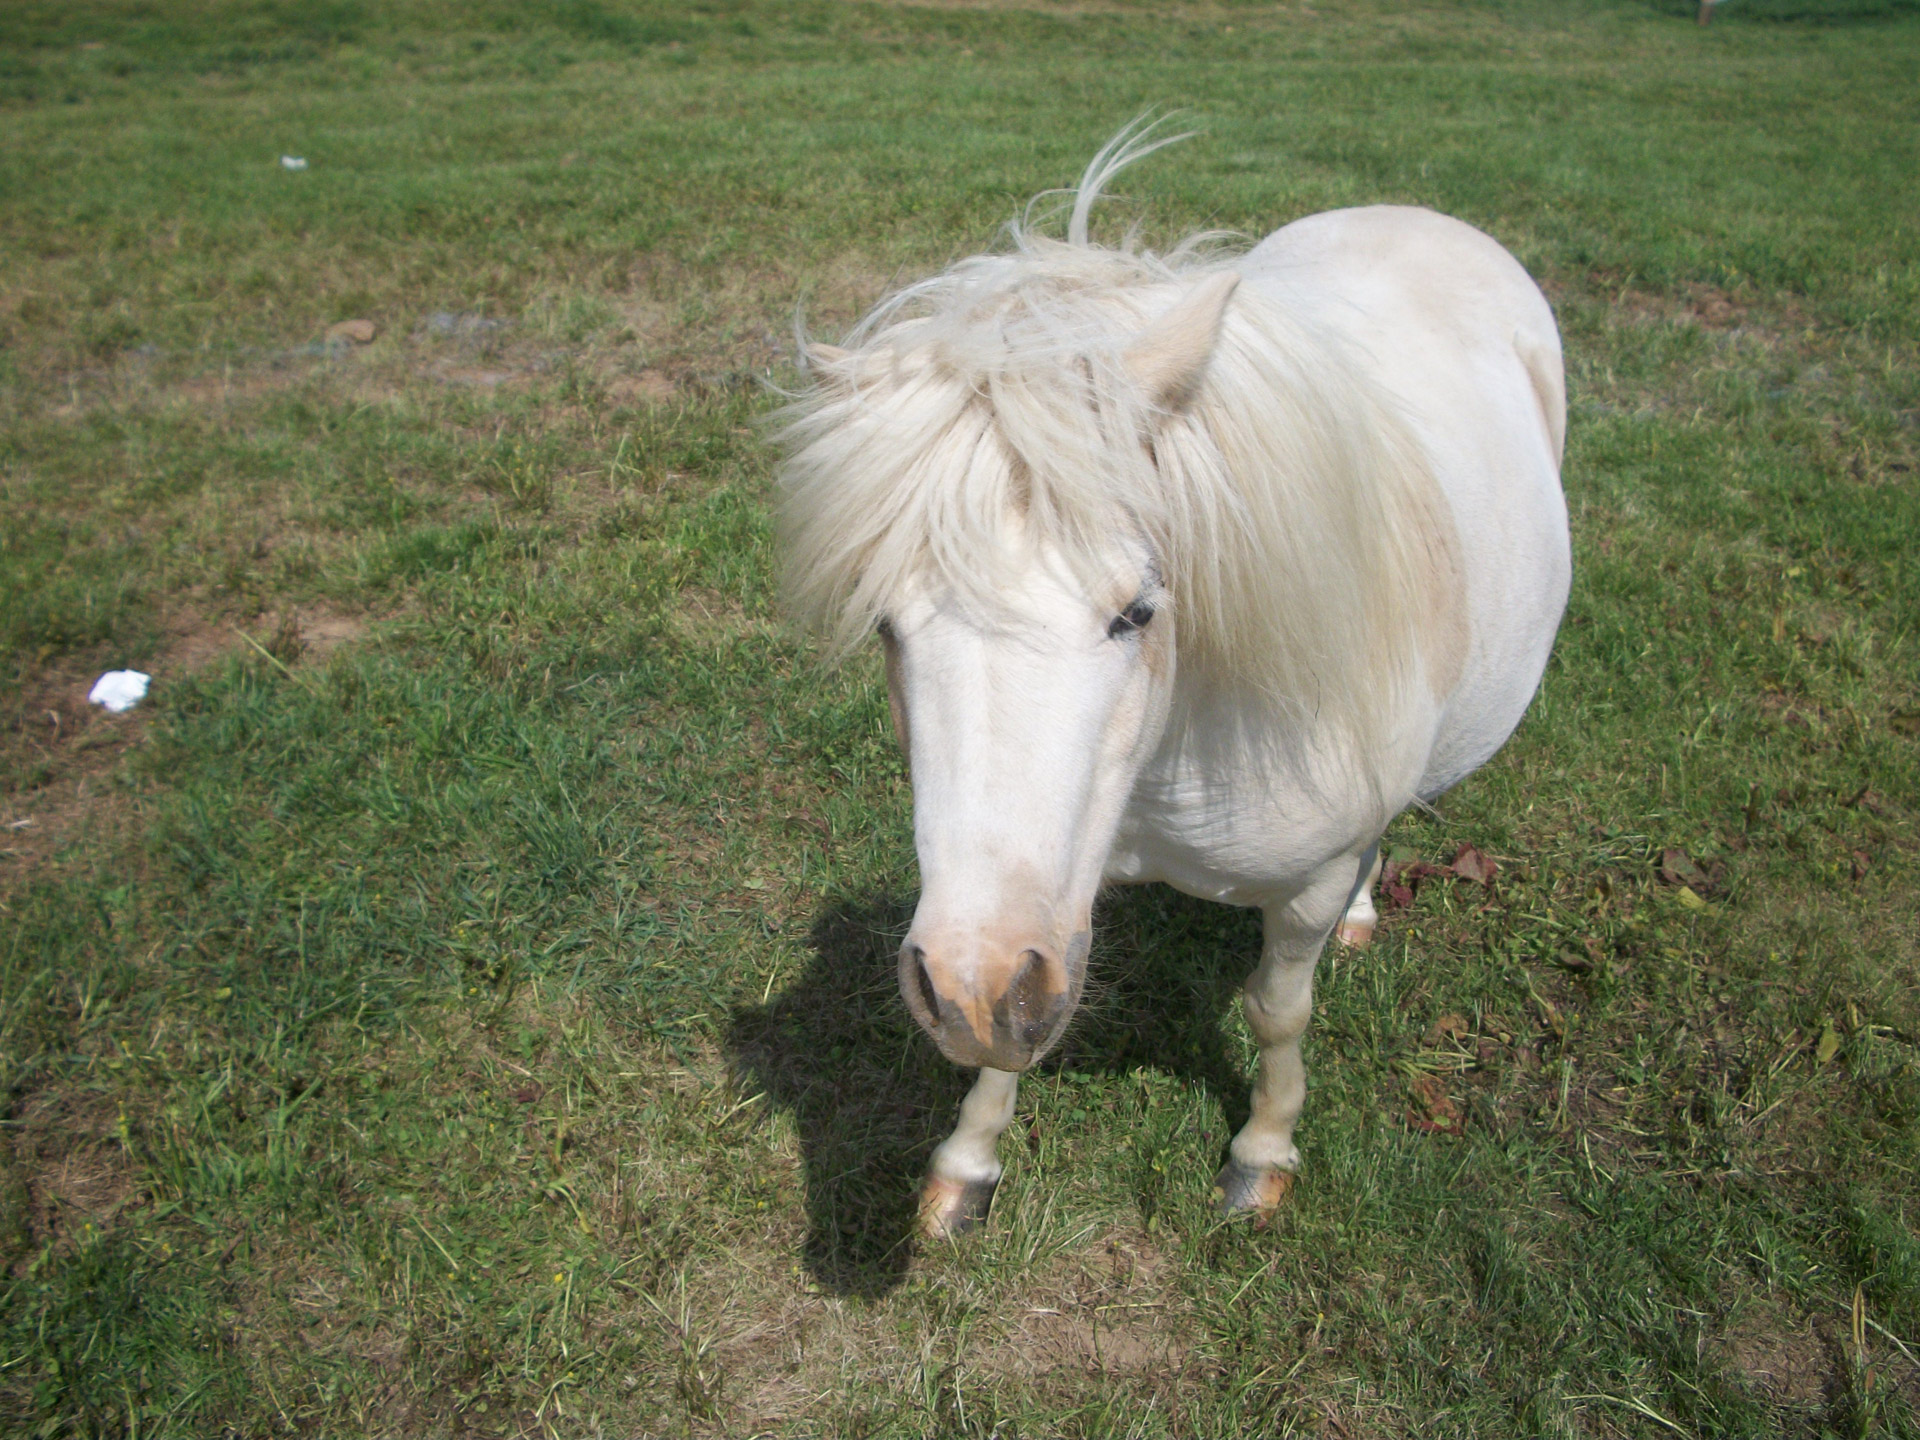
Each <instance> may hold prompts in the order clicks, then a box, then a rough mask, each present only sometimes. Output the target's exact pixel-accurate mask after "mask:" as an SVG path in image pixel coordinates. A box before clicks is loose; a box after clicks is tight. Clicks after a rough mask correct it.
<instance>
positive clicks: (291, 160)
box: [280, 155, 307, 170]
mask: <svg viewBox="0 0 1920 1440" xmlns="http://www.w3.org/2000/svg"><path fill="white" fill-rule="evenodd" d="M280 168H281V169H282V170H304V169H306V168H307V157H306V156H304V155H282V156H281V157H280Z"/></svg>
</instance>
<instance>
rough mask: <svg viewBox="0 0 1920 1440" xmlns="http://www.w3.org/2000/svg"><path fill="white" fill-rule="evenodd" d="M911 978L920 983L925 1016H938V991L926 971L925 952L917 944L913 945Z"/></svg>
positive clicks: (933, 1017)
mask: <svg viewBox="0 0 1920 1440" xmlns="http://www.w3.org/2000/svg"><path fill="white" fill-rule="evenodd" d="M913 978H914V979H915V980H916V981H918V982H919V985H920V1000H921V1003H922V1004H924V1005H925V1006H926V1007H927V1018H928V1019H930V1020H938V1019H939V1018H940V993H939V992H938V991H937V990H935V989H934V988H933V977H932V976H931V975H929V974H928V973H927V952H926V951H924V950H922V949H921V948H920V947H919V946H918V945H916V946H914V947H913Z"/></svg>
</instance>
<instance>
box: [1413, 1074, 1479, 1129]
mask: <svg viewBox="0 0 1920 1440" xmlns="http://www.w3.org/2000/svg"><path fill="white" fill-rule="evenodd" d="M1407 1091H1408V1093H1409V1095H1410V1096H1411V1099H1412V1103H1411V1104H1409V1105H1408V1106H1407V1123H1408V1124H1409V1125H1411V1126H1412V1127H1413V1128H1414V1129H1416V1130H1419V1131H1422V1132H1424V1133H1426V1134H1428V1135H1458V1134H1460V1133H1461V1132H1462V1131H1463V1130H1465V1129H1466V1128H1467V1126H1466V1117H1465V1116H1463V1115H1462V1114H1461V1113H1460V1107H1459V1106H1458V1105H1456V1104H1454V1102H1453V1097H1452V1096H1451V1095H1449V1094H1447V1085H1446V1082H1445V1081H1444V1080H1442V1079H1441V1078H1440V1077H1439V1076H1438V1075H1417V1076H1415V1077H1414V1078H1413V1080H1412V1081H1410V1082H1409V1083H1408V1085H1407Z"/></svg>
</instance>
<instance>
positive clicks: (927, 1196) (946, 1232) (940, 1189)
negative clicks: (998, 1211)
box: [920, 1175, 1000, 1240]
mask: <svg viewBox="0 0 1920 1440" xmlns="http://www.w3.org/2000/svg"><path fill="white" fill-rule="evenodd" d="M999 1183H1000V1182H999V1181H997V1180H943V1179H942V1178H941V1177H940V1176H938V1175H935V1176H933V1177H931V1178H930V1179H929V1180H928V1181H927V1188H926V1189H924V1190H922V1191H921V1192H920V1233H921V1234H922V1235H924V1236H925V1237H926V1238H927V1239H929V1240H951V1239H953V1238H954V1237H956V1236H959V1235H964V1234H966V1233H967V1232H968V1231H969V1230H972V1229H975V1228H976V1227H978V1226H979V1224H980V1222H981V1221H983V1220H985V1219H986V1218H987V1211H988V1210H990V1209H991V1208H992V1207H993V1192H994V1188H995V1187H996V1186H997V1185H998V1184H999Z"/></svg>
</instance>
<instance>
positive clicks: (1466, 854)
mask: <svg viewBox="0 0 1920 1440" xmlns="http://www.w3.org/2000/svg"><path fill="white" fill-rule="evenodd" d="M1447 868H1448V869H1449V870H1451V871H1453V873H1454V874H1456V875H1458V876H1459V877H1460V878H1461V879H1462V880H1471V881H1473V883H1474V884H1476V885H1491V884H1492V883H1493V877H1494V876H1496V875H1498V874H1499V873H1500V867H1499V866H1498V865H1496V864H1494V863H1493V860H1492V859H1491V858H1490V857H1489V856H1487V855H1486V854H1484V853H1483V852H1481V851H1479V850H1476V849H1474V848H1473V846H1471V845H1462V846H1461V847H1460V849H1459V850H1458V851H1457V852H1456V853H1455V855H1454V857H1453V864H1451V865H1449V866H1448V867H1447Z"/></svg>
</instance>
